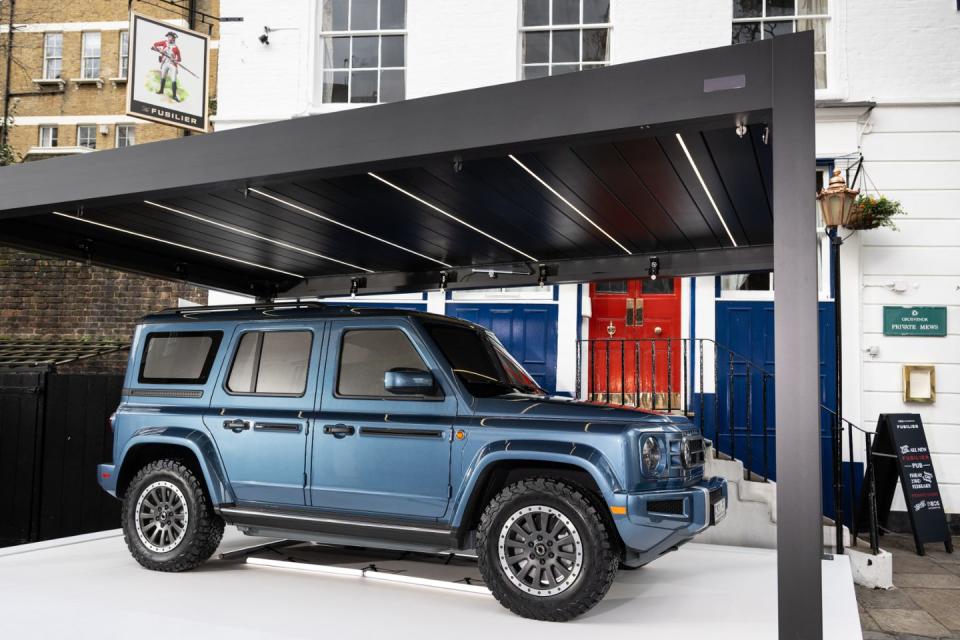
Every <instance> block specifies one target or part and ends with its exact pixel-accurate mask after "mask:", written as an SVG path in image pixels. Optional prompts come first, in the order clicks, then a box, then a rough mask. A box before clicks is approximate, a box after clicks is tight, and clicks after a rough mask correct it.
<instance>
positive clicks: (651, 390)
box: [584, 278, 683, 410]
mask: <svg viewBox="0 0 960 640" xmlns="http://www.w3.org/2000/svg"><path fill="white" fill-rule="evenodd" d="M590 299H591V304H592V308H593V317H592V319H591V323H590V341H589V345H590V346H589V357H588V358H586V359H585V362H584V376H585V378H586V381H587V385H588V387H587V388H588V389H589V390H590V396H589V397H590V398H591V399H593V400H596V401H599V402H613V403H617V404H628V405H632V406H639V407H643V408H647V409H662V410H667V409H675V408H678V406H679V402H680V374H681V369H682V366H683V362H682V360H681V354H682V351H683V350H682V347H681V341H680V279H679V278H660V279H657V280H650V279H649V278H645V279H642V280H614V281H608V282H597V283H593V284H591V285H590Z"/></svg>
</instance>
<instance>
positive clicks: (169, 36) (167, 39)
mask: <svg viewBox="0 0 960 640" xmlns="http://www.w3.org/2000/svg"><path fill="white" fill-rule="evenodd" d="M150 49H151V50H152V51H156V52H157V53H159V54H160V89H159V90H158V91H157V93H158V94H160V95H163V90H164V87H165V86H166V84H167V79H168V78H169V79H170V81H171V82H172V85H171V87H170V89H171V95H170V97H171V98H173V100H174V102H180V98H179V97H178V96H177V78H178V77H179V74H180V49H179V48H178V47H177V34H175V33H174V32H173V31H167V33H166V35H165V36H164V39H163V40H159V41H157V42H154V43H153V46H152V47H150Z"/></svg>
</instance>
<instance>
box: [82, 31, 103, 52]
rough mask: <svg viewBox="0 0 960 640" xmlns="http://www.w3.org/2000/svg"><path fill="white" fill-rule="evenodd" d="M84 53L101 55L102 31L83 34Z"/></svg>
mask: <svg viewBox="0 0 960 640" xmlns="http://www.w3.org/2000/svg"><path fill="white" fill-rule="evenodd" d="M83 55H84V56H99V55H100V33H99V32H90V33H85V34H83Z"/></svg>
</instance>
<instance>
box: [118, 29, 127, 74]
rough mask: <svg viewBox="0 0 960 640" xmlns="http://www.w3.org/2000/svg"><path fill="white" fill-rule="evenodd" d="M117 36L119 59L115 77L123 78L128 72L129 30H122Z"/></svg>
mask: <svg viewBox="0 0 960 640" xmlns="http://www.w3.org/2000/svg"><path fill="white" fill-rule="evenodd" d="M117 37H118V41H117V49H118V51H119V54H118V57H119V59H118V61H117V77H118V78H124V79H125V78H126V77H127V74H128V73H129V72H130V32H129V31H128V30H123V31H121V32H120V35H119V36H117ZM124 45H126V46H124ZM124 49H126V50H124Z"/></svg>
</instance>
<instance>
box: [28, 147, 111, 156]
mask: <svg viewBox="0 0 960 640" xmlns="http://www.w3.org/2000/svg"><path fill="white" fill-rule="evenodd" d="M92 151H95V149H89V148H87V147H30V148H29V149H28V150H27V152H26V153H25V154H24V156H31V155H33V156H70V155H76V154H79V153H90V152H92Z"/></svg>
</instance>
